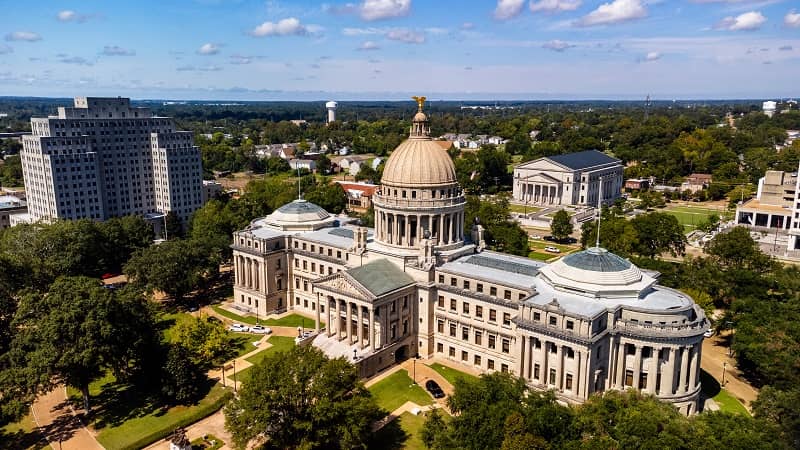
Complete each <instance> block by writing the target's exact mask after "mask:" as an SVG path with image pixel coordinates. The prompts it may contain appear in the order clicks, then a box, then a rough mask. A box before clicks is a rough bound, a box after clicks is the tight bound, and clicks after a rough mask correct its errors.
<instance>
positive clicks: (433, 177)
mask: <svg viewBox="0 0 800 450" xmlns="http://www.w3.org/2000/svg"><path fill="white" fill-rule="evenodd" d="M423 101H424V98H423ZM456 183H458V179H457V178H456V168H455V165H453V160H452V159H450V155H448V154H447V151H445V150H444V149H443V148H441V147H440V146H439V145H437V144H436V143H435V142H433V140H431V134H430V126H429V124H428V117H427V116H426V115H425V113H424V112H422V105H421V104H420V110H419V111H417V113H416V114H415V115H414V119H413V122H412V125H411V133H410V134H409V137H408V139H407V140H406V141H404V142H403V143H402V144H400V145H398V146H397V148H396V149H395V150H394V151H393V152H392V155H391V156H390V157H389V159H388V160H387V161H386V166H385V167H384V169H383V178H381V184H384V185H391V186H397V187H440V186H445V185H452V184H456Z"/></svg>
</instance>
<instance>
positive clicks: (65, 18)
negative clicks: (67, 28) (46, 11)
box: [56, 9, 78, 22]
mask: <svg viewBox="0 0 800 450" xmlns="http://www.w3.org/2000/svg"><path fill="white" fill-rule="evenodd" d="M56 17H57V18H58V20H60V21H62V22H69V21H71V20H75V19H77V18H78V13H76V12H75V11H70V10H69V9H65V10H64V11H61V12H59V13H58V14H57V15H56Z"/></svg>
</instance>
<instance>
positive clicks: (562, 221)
mask: <svg viewBox="0 0 800 450" xmlns="http://www.w3.org/2000/svg"><path fill="white" fill-rule="evenodd" d="M573 230H574V227H573V225H572V219H571V218H570V216H569V213H568V212H567V211H566V210H563V209H559V210H558V211H557V212H556V213H555V214H553V219H552V221H551V222H550V234H552V235H553V237H554V238H555V239H556V240H557V241H563V240H564V239H566V238H568V237H569V236H570V235H571V234H572V232H573Z"/></svg>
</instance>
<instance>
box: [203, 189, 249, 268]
mask: <svg viewBox="0 0 800 450" xmlns="http://www.w3.org/2000/svg"><path fill="white" fill-rule="evenodd" d="M231 202H236V200H232V201H231ZM247 223H248V221H246V220H242V218H240V217H238V216H237V215H236V214H234V212H233V211H232V209H231V208H230V207H228V204H226V203H223V202H222V201H220V200H209V201H208V202H207V203H206V204H205V205H203V207H202V208H200V209H198V210H197V211H195V212H194V214H193V215H192V220H191V222H190V229H189V237H190V238H191V239H192V240H193V241H195V242H202V243H203V244H204V245H205V246H206V247H208V248H209V249H211V251H212V252H213V253H214V254H215V255H216V256H217V257H218V259H219V260H220V261H228V260H230V259H231V257H232V256H233V250H232V249H231V247H230V244H231V236H232V235H233V232H234V231H236V230H239V229H241V228H244V226H246V225H247Z"/></svg>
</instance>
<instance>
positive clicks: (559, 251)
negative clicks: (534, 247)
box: [544, 245, 561, 253]
mask: <svg viewBox="0 0 800 450" xmlns="http://www.w3.org/2000/svg"><path fill="white" fill-rule="evenodd" d="M544 251H546V252H550V253H561V250H559V249H558V248H556V247H553V246H550V245H548V246H547V247H545V248H544Z"/></svg>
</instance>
